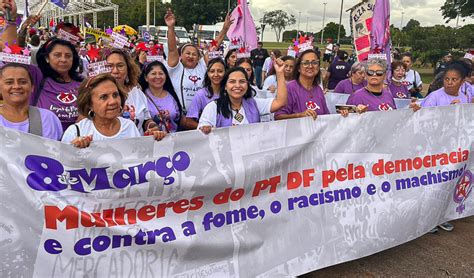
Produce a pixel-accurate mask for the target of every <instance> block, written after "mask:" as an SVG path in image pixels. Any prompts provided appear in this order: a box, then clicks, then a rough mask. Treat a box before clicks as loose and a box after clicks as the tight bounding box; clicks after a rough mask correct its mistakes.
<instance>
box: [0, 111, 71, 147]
mask: <svg viewBox="0 0 474 278" xmlns="http://www.w3.org/2000/svg"><path fill="white" fill-rule="evenodd" d="M38 110H39V112H40V116H41V127H42V137H45V138H49V139H52V140H56V141H59V140H61V136H62V135H63V128H62V126H61V122H60V121H59V119H58V117H56V115H55V114H54V113H53V112H51V111H49V110H46V109H42V108H38ZM0 125H1V126H4V127H8V128H13V129H16V130H18V131H21V132H25V133H28V130H29V128H30V121H29V120H28V119H26V120H25V121H22V122H18V123H14V122H10V121H8V120H7V119H5V118H4V117H3V116H2V115H0Z"/></svg>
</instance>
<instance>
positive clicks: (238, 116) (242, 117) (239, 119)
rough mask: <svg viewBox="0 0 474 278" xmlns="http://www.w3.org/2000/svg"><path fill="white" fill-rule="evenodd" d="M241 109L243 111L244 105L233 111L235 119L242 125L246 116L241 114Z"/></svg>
mask: <svg viewBox="0 0 474 278" xmlns="http://www.w3.org/2000/svg"><path fill="white" fill-rule="evenodd" d="M240 109H242V105H240V107H239V108H237V109H234V108H232V110H233V111H234V112H235V116H234V119H235V120H236V121H238V122H239V123H241V122H242V121H243V120H244V115H242V114H240Z"/></svg>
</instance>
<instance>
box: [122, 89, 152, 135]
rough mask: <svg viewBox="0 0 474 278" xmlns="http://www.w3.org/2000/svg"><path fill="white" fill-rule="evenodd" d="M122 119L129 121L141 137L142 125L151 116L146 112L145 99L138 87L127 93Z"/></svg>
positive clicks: (146, 104)
mask: <svg viewBox="0 0 474 278" xmlns="http://www.w3.org/2000/svg"><path fill="white" fill-rule="evenodd" d="M122 117H123V118H125V119H129V120H131V121H132V122H133V123H134V124H135V126H136V127H137V128H138V131H140V134H142V135H143V133H144V130H143V123H144V122H145V121H146V120H148V119H150V118H151V116H150V111H149V110H148V102H147V98H146V96H145V94H144V93H143V92H142V90H141V89H140V88H139V87H135V88H133V89H132V90H131V91H130V92H129V93H128V96H127V100H126V101H125V106H124V107H123V113H122Z"/></svg>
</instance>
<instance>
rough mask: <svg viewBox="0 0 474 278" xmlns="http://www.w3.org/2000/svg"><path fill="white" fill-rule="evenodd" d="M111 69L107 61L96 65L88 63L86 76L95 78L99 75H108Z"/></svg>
mask: <svg viewBox="0 0 474 278" xmlns="http://www.w3.org/2000/svg"><path fill="white" fill-rule="evenodd" d="M111 71H112V68H111V67H110V66H109V64H108V63H107V61H100V62H96V63H90V64H88V65H87V75H88V76H89V77H93V76H97V75H99V74H101V73H109V72H111Z"/></svg>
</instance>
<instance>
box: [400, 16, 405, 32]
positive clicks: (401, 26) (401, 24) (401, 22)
mask: <svg viewBox="0 0 474 278" xmlns="http://www.w3.org/2000/svg"><path fill="white" fill-rule="evenodd" d="M404 14H405V12H402V19H401V20H400V30H402V28H403V15H404Z"/></svg>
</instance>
